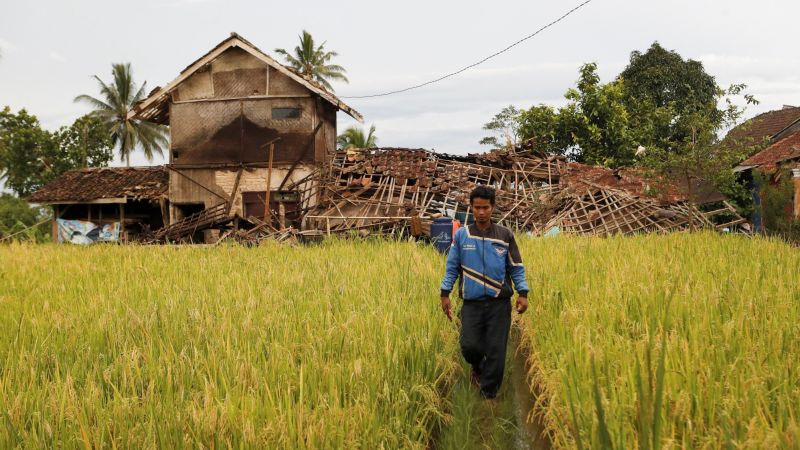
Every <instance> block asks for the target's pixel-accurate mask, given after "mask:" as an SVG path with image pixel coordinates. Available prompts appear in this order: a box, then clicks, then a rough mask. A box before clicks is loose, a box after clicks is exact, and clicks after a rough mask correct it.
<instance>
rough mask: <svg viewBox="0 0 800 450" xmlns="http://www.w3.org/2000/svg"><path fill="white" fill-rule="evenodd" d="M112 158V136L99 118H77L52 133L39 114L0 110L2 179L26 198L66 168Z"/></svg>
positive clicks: (0, 165)
mask: <svg viewBox="0 0 800 450" xmlns="http://www.w3.org/2000/svg"><path fill="white" fill-rule="evenodd" d="M111 159H112V152H111V139H110V136H109V135H108V134H107V133H106V127H105V124H104V123H103V122H102V121H101V120H100V119H99V118H97V117H95V116H92V115H87V116H83V117H80V118H78V119H77V120H76V121H75V122H74V123H73V124H72V125H70V126H69V127H66V126H64V127H61V128H60V129H59V130H58V131H56V132H54V133H51V132H49V131H47V130H44V129H42V127H41V125H40V124H39V120H38V119H37V118H36V116H34V115H32V114H29V113H28V112H27V111H26V110H24V109H22V110H20V111H19V112H18V113H17V114H14V113H12V112H11V109H10V108H9V107H5V108H4V109H3V110H2V111H0V180H3V181H4V182H5V184H6V186H8V188H9V189H11V190H12V191H14V192H15V193H16V194H17V195H18V196H20V197H25V196H27V195H30V194H31V193H33V192H34V191H36V190H37V189H38V188H39V187H41V186H42V185H44V184H45V183H47V182H49V181H51V180H53V179H55V178H56V177H58V176H59V175H61V174H62V173H64V172H66V171H67V170H71V169H75V168H80V167H93V166H105V165H108V163H109V162H110V161H111Z"/></svg>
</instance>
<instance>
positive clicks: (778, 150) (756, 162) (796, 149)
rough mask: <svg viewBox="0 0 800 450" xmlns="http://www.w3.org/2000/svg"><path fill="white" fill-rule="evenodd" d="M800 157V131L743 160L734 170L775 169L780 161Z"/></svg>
mask: <svg viewBox="0 0 800 450" xmlns="http://www.w3.org/2000/svg"><path fill="white" fill-rule="evenodd" d="M798 158H800V133H794V134H790V135H789V136H786V137H785V138H783V139H780V140H779V141H777V142H775V143H774V144H772V145H770V146H769V147H767V148H765V149H764V150H761V151H760V152H758V153H756V154H755V155H753V156H751V157H749V158H747V159H746V160H744V161H742V163H741V164H739V166H738V167H736V169H734V170H748V169H752V168H754V167H760V168H762V169H767V170H770V169H775V168H776V167H777V166H778V164H779V163H781V162H783V161H788V160H792V159H798Z"/></svg>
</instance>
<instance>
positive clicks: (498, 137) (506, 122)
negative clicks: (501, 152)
mask: <svg viewBox="0 0 800 450" xmlns="http://www.w3.org/2000/svg"><path fill="white" fill-rule="evenodd" d="M519 115H520V110H519V109H517V107H516V106H514V105H508V106H506V107H505V108H503V109H502V110H501V111H500V112H499V113H497V114H495V116H494V117H493V118H492V120H490V121H489V122H487V123H486V124H485V125H484V126H483V129H484V130H487V131H491V132H493V133H495V135H494V136H487V137H485V138H483V139H481V140H480V142H479V144H481V145H492V146H494V148H501V147H513V146H516V145H517V137H518V136H519Z"/></svg>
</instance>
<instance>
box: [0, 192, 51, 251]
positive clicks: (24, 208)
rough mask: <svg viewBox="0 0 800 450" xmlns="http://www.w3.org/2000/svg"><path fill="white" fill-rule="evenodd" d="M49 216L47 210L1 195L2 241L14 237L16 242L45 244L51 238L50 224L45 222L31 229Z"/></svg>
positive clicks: (16, 198)
mask: <svg viewBox="0 0 800 450" xmlns="http://www.w3.org/2000/svg"><path fill="white" fill-rule="evenodd" d="M49 216H50V212H49V211H48V210H47V209H46V208H35V207H31V206H29V205H28V203H27V202H26V201H25V200H22V199H21V198H18V197H16V196H14V195H11V194H7V193H0V239H3V238H5V237H8V236H11V235H14V237H13V238H12V239H14V240H30V241H34V242H44V241H46V240H48V238H49V231H50V224H49V223H47V222H45V223H43V224H40V225H38V226H36V227H32V228H29V227H31V226H32V225H34V224H36V223H39V222H41V221H43V220H44V219H46V218H48V217H49ZM26 229H27V230H26ZM23 230H25V231H23ZM17 233H19V234H17Z"/></svg>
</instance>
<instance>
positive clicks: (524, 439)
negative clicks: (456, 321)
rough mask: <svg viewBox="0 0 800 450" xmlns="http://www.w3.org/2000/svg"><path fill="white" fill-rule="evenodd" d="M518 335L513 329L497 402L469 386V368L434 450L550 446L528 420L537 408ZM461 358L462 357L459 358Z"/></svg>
mask: <svg viewBox="0 0 800 450" xmlns="http://www.w3.org/2000/svg"><path fill="white" fill-rule="evenodd" d="M518 333H519V331H518V330H516V328H515V326H512V331H511V337H510V338H509V343H508V352H507V357H506V373H505V377H504V379H503V385H502V387H501V388H500V392H499V394H498V397H497V399H495V400H483V399H482V398H481V397H480V395H479V394H478V390H477V388H475V387H474V386H472V385H471V384H470V383H469V379H468V376H467V374H468V373H469V367H468V366H467V364H466V363H464V362H463V361H462V370H461V373H460V374H459V375H458V380H457V381H456V384H455V386H454V387H453V390H452V393H451V396H450V402H451V406H452V410H451V412H450V413H451V415H452V420H451V421H450V422H449V424H448V425H447V426H446V427H444V428H443V429H441V430H438V432H437V435H436V439H435V441H434V442H433V444H432V448H434V449H438V450H454V449H516V450H544V449H550V448H551V444H550V441H549V440H548V439H547V437H546V436H545V435H544V434H543V433H542V431H543V427H542V425H541V423H538V422H536V421H534V422H529V421H528V420H527V418H528V413H529V412H530V411H531V409H532V408H533V405H534V401H535V399H534V397H533V395H532V394H531V391H530V388H529V386H528V383H527V380H526V377H525V374H526V369H527V363H526V360H525V355H523V354H522V352H519V351H517V349H518V347H519V334H518ZM459 356H460V355H459Z"/></svg>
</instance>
